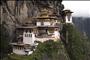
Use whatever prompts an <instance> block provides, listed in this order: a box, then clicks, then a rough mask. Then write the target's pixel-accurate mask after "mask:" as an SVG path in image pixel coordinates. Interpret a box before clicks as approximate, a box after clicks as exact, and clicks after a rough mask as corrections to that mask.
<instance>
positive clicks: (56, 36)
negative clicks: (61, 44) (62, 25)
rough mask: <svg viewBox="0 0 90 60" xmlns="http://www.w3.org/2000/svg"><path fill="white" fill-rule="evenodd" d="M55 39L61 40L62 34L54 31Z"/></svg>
mask: <svg viewBox="0 0 90 60" xmlns="http://www.w3.org/2000/svg"><path fill="white" fill-rule="evenodd" d="M54 37H55V38H56V39H59V38H60V33H59V31H54Z"/></svg>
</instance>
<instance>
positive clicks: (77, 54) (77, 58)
mask: <svg viewBox="0 0 90 60" xmlns="http://www.w3.org/2000/svg"><path fill="white" fill-rule="evenodd" d="M66 31H67V32H68V39H67V38H66V40H68V43H67V45H66V49H67V52H68V54H69V57H70V59H71V60H86V58H87V57H86V50H85V49H86V47H87V46H86V44H87V41H86V40H85V39H84V37H83V36H82V35H81V34H80V33H79V32H78V31H77V30H76V28H75V27H74V26H73V25H71V24H65V25H64V28H63V31H62V33H63V35H64V37H66Z"/></svg>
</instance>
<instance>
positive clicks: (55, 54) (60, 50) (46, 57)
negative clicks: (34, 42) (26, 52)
mask: <svg viewBox="0 0 90 60" xmlns="http://www.w3.org/2000/svg"><path fill="white" fill-rule="evenodd" d="M8 58H9V60H69V57H68V54H67V52H66V50H65V48H64V45H63V43H62V41H58V42H54V41H53V40H49V41H46V42H44V43H40V44H39V45H38V47H37V49H36V51H34V53H33V54H32V55H30V56H20V55H15V54H13V55H10V56H9V57H8Z"/></svg>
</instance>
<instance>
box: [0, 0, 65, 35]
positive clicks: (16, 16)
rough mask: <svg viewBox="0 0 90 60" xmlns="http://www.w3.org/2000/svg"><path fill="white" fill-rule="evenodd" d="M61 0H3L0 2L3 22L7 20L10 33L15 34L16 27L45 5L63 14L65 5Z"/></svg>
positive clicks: (33, 15)
mask: <svg viewBox="0 0 90 60" xmlns="http://www.w3.org/2000/svg"><path fill="white" fill-rule="evenodd" d="M61 2H62V0H60V1H58V0H57V1H54V0H53V1H51V0H48V1H40V0H32V1H25V0H22V1H20V0H14V1H6V0H2V1H1V2H0V3H1V5H0V7H1V8H0V10H1V11H0V12H1V17H0V18H1V24H2V23H3V22H5V24H6V25H5V26H6V28H7V30H8V31H9V33H10V36H13V34H14V30H15V27H16V26H18V25H21V24H22V23H24V22H25V20H26V19H27V20H28V21H29V20H31V19H32V17H35V16H37V15H38V14H39V12H40V10H41V9H42V8H43V7H52V8H53V10H54V11H55V12H56V13H57V14H58V15H59V16H61V11H62V10H63V8H64V6H63V5H62V4H61Z"/></svg>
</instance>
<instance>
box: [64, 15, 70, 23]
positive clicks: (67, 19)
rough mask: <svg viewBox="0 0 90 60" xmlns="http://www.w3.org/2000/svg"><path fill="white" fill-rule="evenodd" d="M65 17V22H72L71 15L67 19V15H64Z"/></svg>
mask: <svg viewBox="0 0 90 60" xmlns="http://www.w3.org/2000/svg"><path fill="white" fill-rule="evenodd" d="M65 19H66V21H65V22H66V23H72V16H70V20H69V18H68V16H67V15H66V17H65Z"/></svg>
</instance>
